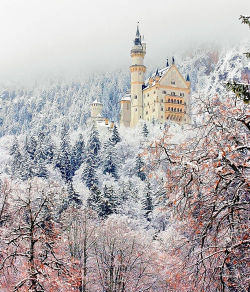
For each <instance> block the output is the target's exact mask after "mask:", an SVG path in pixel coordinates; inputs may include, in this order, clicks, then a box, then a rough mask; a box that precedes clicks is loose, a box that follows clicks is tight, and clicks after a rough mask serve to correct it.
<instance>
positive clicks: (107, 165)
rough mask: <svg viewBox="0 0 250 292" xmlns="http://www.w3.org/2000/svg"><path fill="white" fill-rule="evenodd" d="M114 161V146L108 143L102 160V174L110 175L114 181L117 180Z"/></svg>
mask: <svg viewBox="0 0 250 292" xmlns="http://www.w3.org/2000/svg"><path fill="white" fill-rule="evenodd" d="M115 160H116V152H115V149H114V146H113V145H112V144H111V143H110V144H109V145H107V148H106V156H105V158H104V165H103V173H104V174H107V173H108V174H110V175H112V177H114V178H115V179H117V178H118V174H117V166H116V163H115Z"/></svg>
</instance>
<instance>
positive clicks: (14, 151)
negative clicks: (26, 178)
mask: <svg viewBox="0 0 250 292" xmlns="http://www.w3.org/2000/svg"><path fill="white" fill-rule="evenodd" d="M10 155H11V156H12V157H13V158H12V163H11V173H12V175H13V176H14V177H18V178H22V175H23V157H22V154H21V152H20V148H19V144H18V140H17V138H16V137H15V138H14V141H13V144H12V146H11V148H10Z"/></svg>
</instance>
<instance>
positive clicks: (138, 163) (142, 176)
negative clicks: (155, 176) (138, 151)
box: [135, 155, 146, 181]
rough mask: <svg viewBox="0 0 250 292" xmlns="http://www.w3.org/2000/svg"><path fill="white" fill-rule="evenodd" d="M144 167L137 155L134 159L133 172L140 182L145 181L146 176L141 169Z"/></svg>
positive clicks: (139, 156)
mask: <svg viewBox="0 0 250 292" xmlns="http://www.w3.org/2000/svg"><path fill="white" fill-rule="evenodd" d="M144 166H145V164H144V162H143V160H142V158H141V155H137V157H136V163H135V171H136V175H137V176H138V177H139V178H140V179H141V180H142V181H144V180H146V174H145V172H144V171H143V167H144Z"/></svg>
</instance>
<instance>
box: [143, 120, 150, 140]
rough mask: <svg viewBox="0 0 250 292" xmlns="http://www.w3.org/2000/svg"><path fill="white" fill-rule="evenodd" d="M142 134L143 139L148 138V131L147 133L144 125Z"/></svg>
mask: <svg viewBox="0 0 250 292" xmlns="http://www.w3.org/2000/svg"><path fill="white" fill-rule="evenodd" d="M142 134H143V137H145V138H147V137H148V134H149V131H148V127H147V124H146V123H144V124H143V127H142Z"/></svg>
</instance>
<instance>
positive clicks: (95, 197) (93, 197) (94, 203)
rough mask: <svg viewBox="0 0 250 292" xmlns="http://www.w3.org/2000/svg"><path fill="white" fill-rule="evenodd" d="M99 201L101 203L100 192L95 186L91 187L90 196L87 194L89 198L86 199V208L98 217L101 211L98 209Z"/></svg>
mask: <svg viewBox="0 0 250 292" xmlns="http://www.w3.org/2000/svg"><path fill="white" fill-rule="evenodd" d="M101 201H102V195H101V192H100V190H99V188H98V186H97V185H93V186H92V187H91V189H90V194H89V197H88V199H87V204H88V207H89V208H91V209H92V210H94V211H96V212H97V214H99V215H100V213H101V209H100V205H101Z"/></svg>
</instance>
